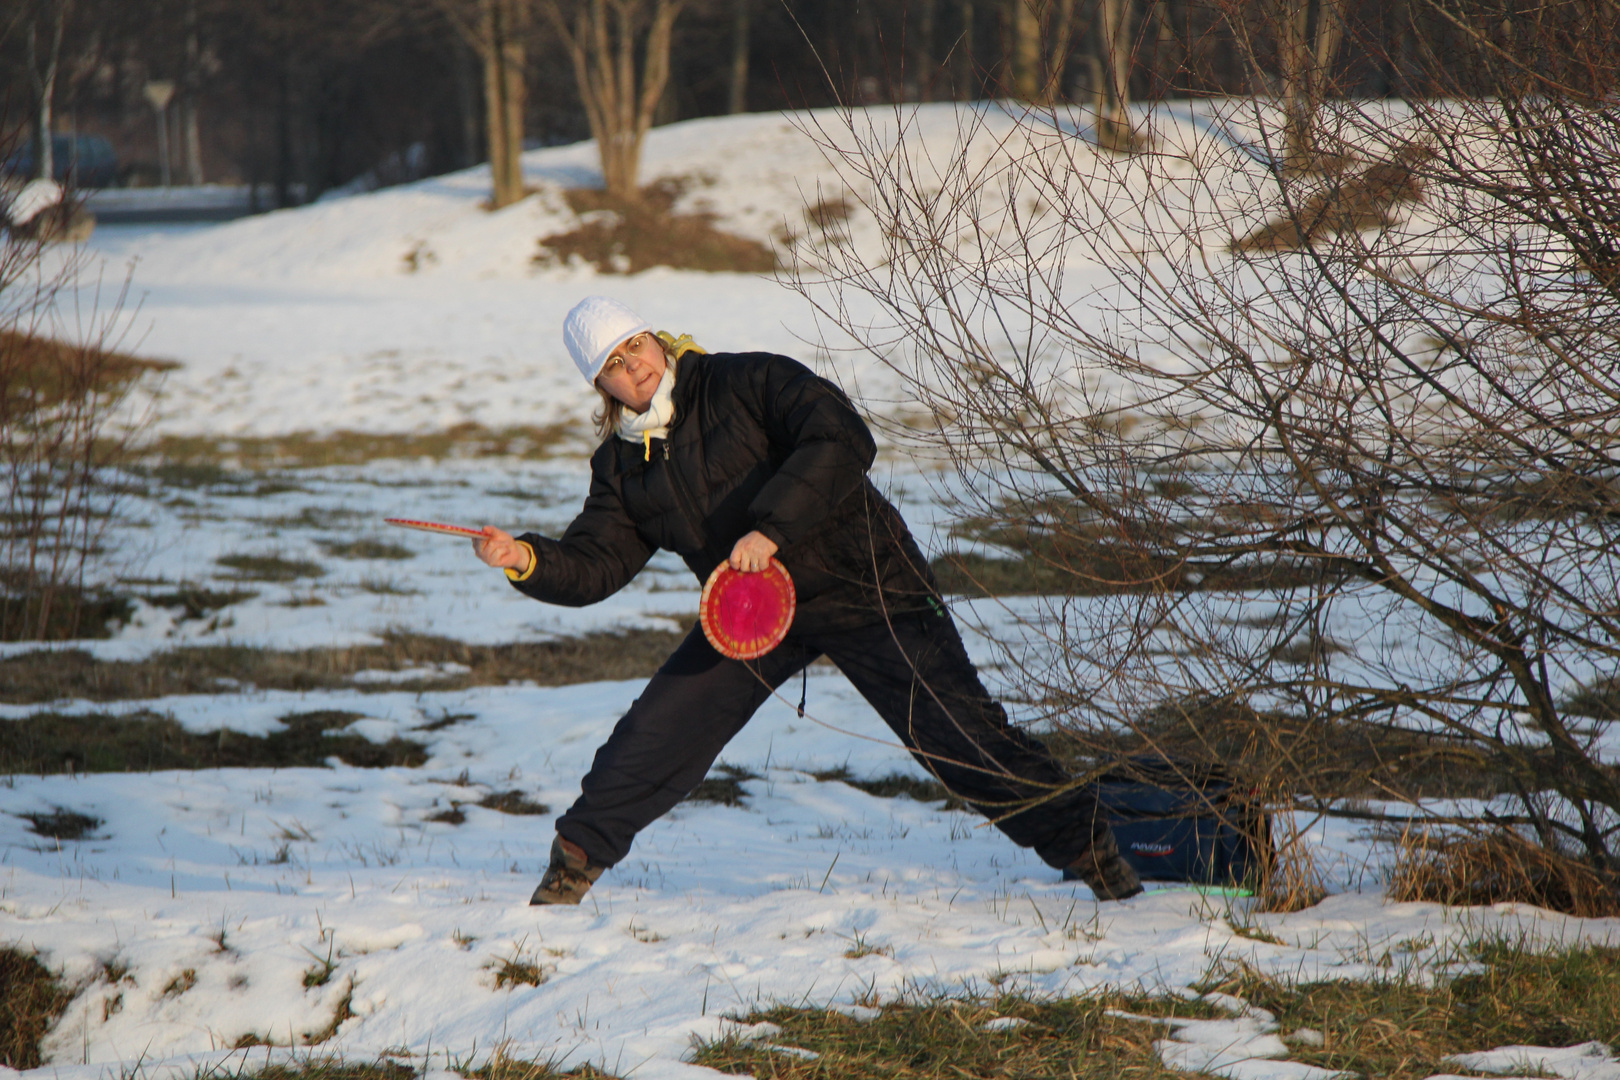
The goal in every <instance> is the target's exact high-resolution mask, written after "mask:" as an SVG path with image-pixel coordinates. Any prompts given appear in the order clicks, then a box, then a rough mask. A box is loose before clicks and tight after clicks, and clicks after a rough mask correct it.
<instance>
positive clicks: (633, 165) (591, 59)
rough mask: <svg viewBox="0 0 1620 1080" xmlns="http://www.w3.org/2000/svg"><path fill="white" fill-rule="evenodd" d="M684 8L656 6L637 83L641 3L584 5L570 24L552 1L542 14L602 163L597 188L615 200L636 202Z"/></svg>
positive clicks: (669, 3)
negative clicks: (562, 52) (564, 56)
mask: <svg viewBox="0 0 1620 1080" xmlns="http://www.w3.org/2000/svg"><path fill="white" fill-rule="evenodd" d="M682 2H683V0H654V7H653V13H652V18H651V20H650V22H649V23H648V25H647V29H646V39H645V42H644V44H643V47H642V63H641V70H640V72H639V78H638V72H637V70H636V63H635V59H636V43H637V42H636V39H637V38H638V37H639V36H640V33H639V31H640V27H641V21H642V16H643V14H644V12H645V8H646V5H645V2H644V0H587V2H586V3H585V4H584V5H582V6H581V7H580V8H579V10H578V11H577V13H576V15H575V18H574V20H573V21H572V23H570V21H569V20H568V19H567V18H566V17H565V16H564V15H563V12H562V9H561V8H559V7H558V6H557V4H556V3H555V2H553V3H550V4H548V6H547V8H546V11H547V14H548V15H549V16H550V18H551V22H552V27H553V29H555V30H556V31H557V36H558V37H559V38H561V39H562V41H563V44H564V46H565V47H566V48H567V50H568V56H569V59H570V60H571V61H572V62H573V65H574V78H575V80H576V81H577V82H578V84H579V96H580V99H581V100H582V101H583V102H584V103H585V116H586V118H587V119H588V120H589V121H590V125H591V135H592V136H593V137H594V138H595V139H596V148H597V154H598V157H599V158H600V160H601V163H602V185H603V187H605V188H606V189H607V190H608V191H609V192H610V193H612V194H613V195H616V196H618V197H619V198H621V199H625V200H635V199H637V198H639V190H638V187H637V175H638V174H639V173H640V171H641V144H642V140H643V139H644V138H645V137H646V134H647V129H648V128H650V127H651V126H652V121H653V114H654V112H655V111H656V110H657V108H658V102H659V99H660V98H661V97H662V96H663V93H664V87H665V85H666V84H667V83H668V82H669V48H670V42H671V40H672V38H673V36H674V31H675V19H676V17H677V16H678V15H679V14H680V10H681V4H682ZM610 7H611V8H612V12H611V18H610V13H609V10H608V9H609V8H610ZM638 82H639V84H640V85H639V87H638V85H637V83H638Z"/></svg>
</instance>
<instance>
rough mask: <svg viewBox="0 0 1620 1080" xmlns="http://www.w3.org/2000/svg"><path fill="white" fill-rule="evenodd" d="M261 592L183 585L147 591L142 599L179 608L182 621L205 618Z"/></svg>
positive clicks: (155, 604) (162, 605)
mask: <svg viewBox="0 0 1620 1080" xmlns="http://www.w3.org/2000/svg"><path fill="white" fill-rule="evenodd" d="M258 595H259V594H258V593H256V592H253V591H252V590H251V589H226V590H223V591H221V590H216V589H203V588H191V587H188V586H181V587H180V588H178V589H176V590H175V591H174V592H161V593H145V594H143V595H141V597H140V598H141V599H142V600H145V601H146V602H147V603H148V604H151V605H152V606H153V607H160V608H179V609H180V619H181V621H182V622H184V621H186V620H190V619H205V618H207V617H208V616H209V615H211V614H213V613H214V612H216V611H219V610H221V609H223V608H228V607H230V606H231V605H232V604H240V603H242V602H243V601H244V600H252V599H253V598H254V597H255V596H258Z"/></svg>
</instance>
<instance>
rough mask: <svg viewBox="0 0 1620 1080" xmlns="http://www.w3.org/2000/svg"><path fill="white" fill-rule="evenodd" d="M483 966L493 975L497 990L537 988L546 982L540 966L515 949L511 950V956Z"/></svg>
mask: <svg viewBox="0 0 1620 1080" xmlns="http://www.w3.org/2000/svg"><path fill="white" fill-rule="evenodd" d="M484 966H485V967H486V968H488V969H489V970H490V971H493V972H494V973H495V989H497V990H500V989H503V988H505V987H508V986H512V987H516V986H539V985H540V984H541V983H543V982H545V981H546V973H545V972H544V971H543V970H541V968H540V965H539V964H538V963H537V962H535V961H534V960H532V959H530V958H529V956H528V955H527V954H525V953H523V952H521V951H519V950H517V949H514V950H512V955H511V956H503V957H500V958H498V959H494V960H491V961H490V962H489V963H487V964H485V965H484Z"/></svg>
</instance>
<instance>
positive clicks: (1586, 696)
mask: <svg viewBox="0 0 1620 1080" xmlns="http://www.w3.org/2000/svg"><path fill="white" fill-rule="evenodd" d="M1562 704H1563V707H1564V710H1565V711H1566V712H1571V713H1574V714H1575V715H1576V716H1590V717H1592V718H1593V719H1595V720H1620V678H1615V679H1600V680H1598V681H1597V682H1594V683H1593V684H1592V685H1591V686H1583V687H1581V688H1580V689H1579V690H1577V691H1575V692H1574V693H1573V694H1571V695H1570V696H1569V697H1568V698H1566V699H1565V700H1564V701H1563V703H1562Z"/></svg>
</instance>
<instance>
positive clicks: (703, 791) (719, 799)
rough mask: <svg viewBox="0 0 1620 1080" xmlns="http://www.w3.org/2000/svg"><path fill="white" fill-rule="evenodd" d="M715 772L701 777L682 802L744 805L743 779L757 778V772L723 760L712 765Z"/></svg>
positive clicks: (745, 793) (745, 798)
mask: <svg viewBox="0 0 1620 1080" xmlns="http://www.w3.org/2000/svg"><path fill="white" fill-rule="evenodd" d="M714 771H715V773H718V774H719V775H713V774H711V775H709V776H707V777H705V778H704V779H703V781H702V782H701V783H699V784H698V786H697V787H695V788H693V789H692V793H691V794H690V795H688V796H687V797H686V798H685V799H683V800H681V801H682V802H690V803H711V804H713V805H716V806H744V805H746V804H747V802H748V792H747V791H745V790H743V786H742V782H743V781H744V780H758V779H759V774H758V773H752V772H749V771H748V770H747V769H745V768H743V767H742V766H740V765H727V764H725V763H724V762H721V763H720V764H717V765H716V766H715V767H714Z"/></svg>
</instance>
